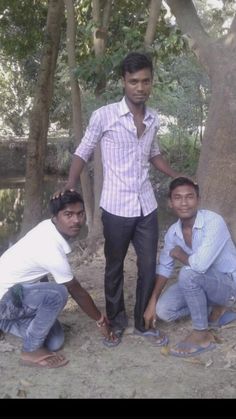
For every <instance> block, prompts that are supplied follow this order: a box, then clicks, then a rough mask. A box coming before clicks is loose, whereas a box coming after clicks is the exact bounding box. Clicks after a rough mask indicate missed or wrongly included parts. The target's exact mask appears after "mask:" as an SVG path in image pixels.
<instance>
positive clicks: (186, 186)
mask: <svg viewBox="0 0 236 419" xmlns="http://www.w3.org/2000/svg"><path fill="white" fill-rule="evenodd" d="M169 205H170V207H171V208H172V210H173V211H174V213H175V214H176V215H177V216H178V217H179V220H178V221H177V222H176V223H174V224H173V225H172V226H171V227H170V228H169V230H168V231H167V233H166V236H165V244H164V248H163V249H162V251H161V253H160V261H159V264H158V266H157V278H156V285H155V287H154V290H153V293H152V297H151V298H150V301H149V303H148V306H147V308H146V310H145V313H144V318H145V324H146V327H147V329H148V328H149V325H150V324H152V323H153V321H155V318H156V314H157V316H158V318H160V319H162V320H165V321H172V320H177V319H179V318H181V317H184V316H187V315H189V314H190V316H191V319H192V325H193V331H192V332H191V333H190V335H188V336H187V337H186V338H185V339H184V340H183V341H181V342H179V343H178V344H177V345H176V346H175V347H174V348H172V349H171V351H170V353H171V355H174V356H178V357H188V356H194V355H198V354H200V353H202V352H205V351H209V350H211V349H214V348H215V344H214V337H213V335H212V333H211V331H210V330H208V326H209V327H210V328H211V327H221V326H223V325H225V324H227V323H230V322H231V321H233V320H236V313H235V312H234V311H232V308H233V306H234V304H235V301H236V248H235V245H234V243H233V241H232V238H231V236H230V233H229V230H228V228H227V225H226V223H225V221H224V220H223V218H222V217H221V216H220V215H219V214H216V213H215V212H213V211H208V210H203V209H201V210H199V209H198V205H199V188H198V185H197V184H196V183H194V182H193V181H192V180H190V179H188V178H185V177H179V178H177V179H174V180H172V182H171V183H170V188H169ZM175 261H178V262H181V264H183V265H184V266H183V267H182V268H181V270H180V272H179V278H178V281H177V282H176V283H174V284H173V285H171V286H169V287H168V288H167V289H166V290H165V291H164V292H163V293H162V290H163V288H164V287H165V285H166V284H167V282H168V279H169V278H170V276H171V274H172V272H173V268H174V265H175ZM209 309H211V313H210V316H209V311H210V310H209Z"/></svg>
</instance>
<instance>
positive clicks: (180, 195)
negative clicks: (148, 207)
mask: <svg viewBox="0 0 236 419" xmlns="http://www.w3.org/2000/svg"><path fill="white" fill-rule="evenodd" d="M198 204H199V198H198V197H197V194H196V191H195V189H194V188H193V187H192V186H190V185H182V186H178V187H177V188H175V189H174V190H173V192H172V194H171V197H170V199H169V206H170V208H172V210H173V211H174V212H175V214H176V215H177V216H178V217H179V218H180V219H182V220H186V219H190V218H193V217H195V216H196V214H197V210H198Z"/></svg>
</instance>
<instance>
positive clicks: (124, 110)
mask: <svg viewBox="0 0 236 419" xmlns="http://www.w3.org/2000/svg"><path fill="white" fill-rule="evenodd" d="M118 113H119V116H124V115H127V114H129V113H131V111H130V109H129V107H128V105H127V103H126V100H125V96H124V97H123V99H122V100H121V101H120V102H119V110H118ZM149 118H151V119H154V114H153V111H152V110H151V109H150V108H148V107H147V106H146V107H145V115H144V119H143V120H144V121H146V120H148V119H149Z"/></svg>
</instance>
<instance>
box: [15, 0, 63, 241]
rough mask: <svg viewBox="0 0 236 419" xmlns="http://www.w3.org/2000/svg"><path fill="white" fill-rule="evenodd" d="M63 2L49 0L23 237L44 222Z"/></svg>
mask: <svg viewBox="0 0 236 419" xmlns="http://www.w3.org/2000/svg"><path fill="white" fill-rule="evenodd" d="M63 12H64V4H63V0H49V2H48V14H47V24H46V31H45V43H44V47H43V52H42V59H41V64H40V68H39V74H38V81H37V85H36V91H35V97H34V103H33V108H32V111H31V114H30V120H29V126H30V129H29V139H28V145H27V160H26V183H25V205H24V214H23V222H22V227H21V235H23V234H25V233H26V232H27V231H28V230H29V229H31V228H32V227H33V226H34V225H35V224H37V223H38V222H39V221H40V219H41V213H42V195H43V175H44V161H45V154H46V145H47V133H48V126H49V108H50V105H51V101H52V96H53V81H54V73H55V67H56V61H57V56H58V50H59V43H60V34H61V21H62V18H63Z"/></svg>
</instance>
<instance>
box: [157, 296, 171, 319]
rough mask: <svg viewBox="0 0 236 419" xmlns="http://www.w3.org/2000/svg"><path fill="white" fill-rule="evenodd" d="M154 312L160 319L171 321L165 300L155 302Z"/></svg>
mask: <svg viewBox="0 0 236 419" xmlns="http://www.w3.org/2000/svg"><path fill="white" fill-rule="evenodd" d="M156 314H157V317H158V318H159V319H160V320H164V321H166V322H169V321H171V317H172V316H171V311H170V310H169V309H168V308H167V306H166V304H165V302H164V303H162V301H161V300H160V301H158V302H157V306H156Z"/></svg>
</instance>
